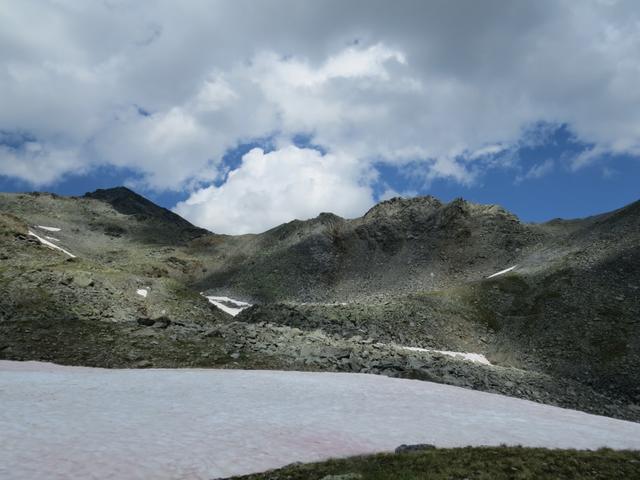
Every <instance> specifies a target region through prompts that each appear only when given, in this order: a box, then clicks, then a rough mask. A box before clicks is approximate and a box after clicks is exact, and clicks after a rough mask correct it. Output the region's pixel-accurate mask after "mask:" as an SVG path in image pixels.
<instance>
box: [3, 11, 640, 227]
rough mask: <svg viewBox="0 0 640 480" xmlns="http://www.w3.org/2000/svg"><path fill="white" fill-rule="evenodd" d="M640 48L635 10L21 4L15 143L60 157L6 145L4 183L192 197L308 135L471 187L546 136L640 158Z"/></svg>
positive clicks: (15, 29) (588, 157)
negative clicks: (241, 160)
mask: <svg viewBox="0 0 640 480" xmlns="http://www.w3.org/2000/svg"><path fill="white" fill-rule="evenodd" d="M1 3H3V0H0V4H1ZM638 51H640V11H639V10H638V9H637V5H636V2H635V1H633V0H631V1H617V2H588V1H584V2H572V1H568V0H567V1H557V0H540V1H537V2H520V3H517V4H510V3H508V2H507V3H505V2H503V1H497V0H488V1H485V2H476V1H472V0H469V1H463V2H421V1H412V0H405V1H403V2H388V1H386V0H366V1H365V0H353V1H350V2H342V1H339V0H325V1H323V2H299V1H297V0H269V1H263V2H253V1H246V0H235V1H233V2H228V1H209V0H192V1H190V2H182V3H180V2H172V1H169V0H150V1H149V2H144V3H141V2H134V1H120V0H118V1H115V0H110V1H108V2H83V1H80V0H75V1H74V0H64V1H60V0H49V1H46V0H42V1H36V0H22V1H20V2H13V3H12V4H11V6H10V8H9V7H7V8H0V63H1V64H2V65H3V67H4V68H3V69H0V105H2V108H0V133H2V132H9V133H10V134H12V133H13V132H27V133H28V134H29V135H30V137H32V138H33V143H34V145H38V146H39V148H41V149H42V151H43V152H45V153H38V154H34V153H28V152H26V150H25V151H22V150H19V149H15V148H10V147H7V146H4V147H2V148H1V149H0V174H4V175H9V176H12V177H17V178H21V179H24V180H27V181H30V182H32V183H34V184H38V185H42V184H48V183H52V182H55V181H57V180H58V179H60V178H61V177H62V176H64V175H65V174H69V173H75V172H78V171H87V170H90V169H91V168H93V167H96V166H98V165H115V166H120V167H127V168H130V169H132V170H133V171H134V172H137V173H138V174H140V175H141V180H140V182H141V183H142V184H143V185H145V186H146V187H148V188H155V189H174V190H181V189H182V190H183V189H188V188H192V187H193V186H194V185H195V186H198V185H201V184H206V183H207V182H211V181H212V180H213V179H216V178H218V177H219V176H220V175H221V172H223V171H224V168H225V166H224V165H222V163H221V159H222V157H223V155H224V154H225V152H226V151H227V150H228V149H229V148H232V147H234V146H237V145H238V144H240V143H243V142H247V141H250V140H253V139H256V138H269V137H272V136H275V139H274V141H275V143H276V144H278V145H287V144H288V143H290V142H291V138H292V137H293V136H294V135H296V134H299V133H305V134H308V135H311V136H312V141H313V143H315V144H318V145H321V146H322V147H323V148H325V149H326V150H327V151H330V152H340V156H341V158H342V157H344V158H348V159H350V160H349V161H356V160H357V162H358V164H359V165H361V166H363V168H364V169H365V170H366V169H367V168H370V166H371V165H373V164H374V163H380V162H381V163H386V164H393V165H396V166H400V167H405V166H407V165H410V166H411V169H413V170H414V171H415V172H416V174H417V175H418V176H419V178H421V179H424V181H425V182H427V183H428V182H429V181H431V180H433V179H435V178H449V179H451V180H453V181H456V182H459V183H463V184H469V183H471V182H473V181H475V179H476V178H477V177H478V176H480V175H483V174H486V171H487V170H488V169H492V168H500V167H501V166H502V167H504V166H506V165H507V164H509V166H510V167H513V165H512V163H515V162H517V158H518V157H517V155H515V154H513V152H514V151H515V150H517V148H519V147H520V146H523V145H525V144H526V143H527V142H530V141H532V138H531V130H530V129H529V127H530V126H531V125H533V124H539V122H546V123H547V124H550V125H563V124H566V125H567V128H568V129H569V130H570V131H571V132H572V134H574V135H575V137H576V140H577V141H580V142H584V143H585V144H588V145H593V149H592V150H590V151H588V152H585V153H584V154H583V155H581V156H579V157H578V158H576V159H575V160H574V162H573V166H572V168H573V169H579V168H584V167H587V166H589V165H591V164H593V163H594V162H596V161H597V160H598V159H600V158H602V157H603V156H607V154H609V153H615V154H624V153H626V154H632V155H636V156H637V155H640V90H639V89H638V88H636V85H637V84H638V83H639V81H640V80H639V79H640V57H639V56H638V54H637V52H638ZM139 108H140V109H142V110H144V111H147V112H149V113H150V115H148V116H145V115H141V114H140V111H139ZM497 158H499V159H501V160H500V161H496V159H497ZM323 165H326V167H324V168H329V167H331V168H337V167H335V166H334V164H333V163H332V162H325V163H324V164H323ZM327 174H328V175H331V172H327ZM525 175H526V174H525ZM532 175H533V173H532ZM349 178H351V180H353V181H354V182H355V181H356V180H355V179H356V178H357V176H355V177H349ZM358 181H360V180H358ZM352 186H353V187H354V188H356V189H358V188H360V185H359V184H358V183H355V184H353V185H352ZM274 194H275V193H274ZM319 208H321V209H323V210H328V209H329V206H325V207H319ZM293 215H294V212H293V211H292V212H291V216H293ZM258 227H259V228H262V226H261V225H256V228H258Z"/></svg>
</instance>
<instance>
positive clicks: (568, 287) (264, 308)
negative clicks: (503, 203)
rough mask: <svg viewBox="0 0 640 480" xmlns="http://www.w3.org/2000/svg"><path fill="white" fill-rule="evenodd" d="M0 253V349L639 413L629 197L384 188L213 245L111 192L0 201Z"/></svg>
mask: <svg viewBox="0 0 640 480" xmlns="http://www.w3.org/2000/svg"><path fill="white" fill-rule="evenodd" d="M43 242H44V243H48V244H49V245H48V246H47V245H45V244H44V243H43ZM55 247H58V248H57V249H56V248H55ZM61 249H62V250H61ZM63 250H64V251H63ZM65 252H66V253H65ZM0 260H1V262H0V358H6V359H22V360H24V359H33V360H48V361H55V362H58V363H65V364H78V365H90V366H106V367H116V366H139V367H144V366H168V367H171V366H216V367H227V368H281V369H303V370H330V371H350V372H369V373H380V374H385V375H390V376H404V377H411V378H422V379H430V380H435V381H439V382H442V383H450V384H454V385H461V386H466V387H469V388H476V389H480V390H485V391H492V392H499V393H505V394H508V395H513V396H519V397H523V398H529V399H532V400H536V401H542V402H545V403H552V404H558V405H563V406H570V407H574V408H580V409H584V410H588V411H593V412H597V413H604V414H607V415H613V416H619V417H624V418H632V419H640V406H639V405H640V387H639V385H640V373H639V372H640V340H639V338H640V337H639V335H638V332H640V299H639V293H640V268H639V267H640V202H636V203H634V204H632V205H629V206H627V207H625V208H622V209H620V210H617V211H614V212H610V213H607V214H603V215H598V216H595V217H591V218H587V219H582V220H570V221H567V220H554V221H551V222H548V223H545V224H536V225H532V224H524V223H522V222H520V221H519V220H518V219H517V217H515V216H514V215H512V214H510V213H509V212H507V211H505V210H504V209H502V208H500V207H497V206H489V205H476V204H473V203H469V202H466V201H464V200H455V201H453V202H450V203H447V204H444V203H441V202H440V201H438V200H437V199H435V198H433V197H419V198H415V199H408V200H407V199H393V200H389V201H386V202H382V203H381V204H379V205H377V206H375V207H374V208H372V209H371V210H370V211H369V212H367V213H366V214H365V215H364V216H363V217H361V218H358V219H351V220H348V219H343V218H340V217H337V216H335V215H332V214H328V213H324V214H321V215H319V216H318V217H317V218H315V219H312V220H308V221H298V220H296V221H293V222H289V223H287V224H284V225H281V226H279V227H276V228H274V229H272V230H269V231H267V232H265V233H263V234H259V235H242V236H227V235H217V234H213V233H210V232H207V231H205V230H202V229H199V228H197V227H195V226H193V225H191V224H190V223H189V222H187V221H186V220H184V219H182V218H180V217H179V216H177V215H175V214H174V213H172V212H170V211H168V210H166V209H163V208H161V207H158V206H156V205H154V204H153V203H152V202H149V201H148V200H146V199H144V198H143V197H141V196H139V195H137V194H135V193H134V192H132V191H130V190H128V189H126V188H122V187H120V188H115V189H109V190H98V191H96V192H93V193H90V194H87V195H85V196H84V197H59V196H55V195H51V194H41V193H32V194H0ZM511 267H514V268H511ZM510 268H511V270H509V271H508V272H505V273H502V274H500V275H496V276H494V274H495V273H497V272H500V271H504V270H507V269H510ZM488 277H491V278H488ZM201 292H204V293H206V294H210V295H226V296H229V297H231V298H235V299H238V300H244V301H248V302H250V303H252V304H254V306H253V307H251V308H249V309H246V310H244V311H243V312H242V313H240V315H238V316H237V317H232V316H230V315H228V314H226V313H225V312H223V311H222V310H220V309H218V308H216V307H215V306H214V305H212V304H210V303H209V302H207V300H206V298H204V297H203V296H202V295H201V294H200V293H201ZM406 347H415V348H414V349H409V348H406ZM442 351H458V352H471V353H475V354H482V355H484V356H485V357H486V358H487V359H488V360H489V362H491V364H492V365H480V364H477V363H476V364H474V363H470V362H468V361H464V360H461V359H460V358H459V357H458V358H456V357H452V356H451V355H447V354H443V353H441V352H442Z"/></svg>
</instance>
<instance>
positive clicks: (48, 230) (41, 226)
mask: <svg viewBox="0 0 640 480" xmlns="http://www.w3.org/2000/svg"><path fill="white" fill-rule="evenodd" d="M36 227H37V228H40V229H41V230H46V231H47V232H59V231H60V230H61V229H60V228H57V227H45V226H44V225H36Z"/></svg>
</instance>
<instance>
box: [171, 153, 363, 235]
mask: <svg viewBox="0 0 640 480" xmlns="http://www.w3.org/2000/svg"><path fill="white" fill-rule="evenodd" d="M369 175H370V172H369V171H368V168H366V167H364V166H363V165H362V164H361V163H360V162H358V161H357V160H356V159H354V158H351V157H348V156H345V155H341V154H330V153H327V154H322V153H321V152H319V151H318V150H315V149H311V148H298V147H296V146H294V145H288V146H283V147H282V148H280V149H278V150H274V151H272V152H269V153H265V152H264V151H263V150H262V149H260V148H255V149H253V150H251V151H250V152H249V153H247V154H245V155H244V156H243V157H242V164H241V165H240V167H239V168H237V169H235V170H232V171H231V172H230V173H229V175H228V178H227V179H226V181H225V182H224V183H223V184H222V185H220V186H209V187H206V188H202V189H200V190H198V191H197V192H195V193H194V194H193V195H191V197H190V198H189V199H188V200H186V201H184V202H180V203H178V205H177V206H176V208H175V211H176V212H177V213H178V214H180V215H182V216H184V217H185V218H189V219H191V220H192V221H193V222H194V223H196V224H197V225H200V226H203V227H206V228H208V229H210V230H212V231H214V232H225V233H233V234H242V233H258V232H262V231H264V230H267V229H268V228H270V227H273V226H274V225H278V224H280V223H284V222H287V221H289V220H292V219H294V218H298V219H307V218H310V217H315V216H316V215H317V214H318V213H319V212H321V211H331V212H333V213H336V214H338V215H342V216H344V217H356V216H359V215H362V213H364V212H365V211H366V209H368V208H369V207H371V205H372V204H373V192H372V190H371V188H370V187H369V186H368V176H369Z"/></svg>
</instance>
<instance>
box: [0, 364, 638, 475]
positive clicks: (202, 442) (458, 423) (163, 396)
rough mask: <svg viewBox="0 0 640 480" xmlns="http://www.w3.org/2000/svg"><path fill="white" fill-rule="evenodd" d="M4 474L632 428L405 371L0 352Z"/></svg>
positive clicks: (161, 471)
mask: <svg viewBox="0 0 640 480" xmlns="http://www.w3.org/2000/svg"><path fill="white" fill-rule="evenodd" d="M0 405H2V408H0V432H1V436H0V438H1V440H2V448H0V478H11V479H15V480H21V479H25V480H26V479H33V478H47V479H52V480H53V479H87V478H117V479H125V480H126V479H146V478H154V479H175V478H181V479H205V478H206V479H211V478H217V477H225V476H231V475H238V474H244V473H251V472H257V471H262V470H267V469H270V468H275V467H279V466H282V465H285V464H288V463H292V462H296V461H304V462H308V461H313V460H321V459H324V458H328V457H339V456H347V455H354V454H360V453H368V452H376V451H384V450H392V449H394V448H395V447H396V446H398V445H400V444H402V443H433V444H436V445H438V446H443V447H444V446H464V445H497V444H501V443H506V444H521V445H528V446H545V447H564V448H580V449H584V448H598V447H602V446H609V447H612V448H619V449H620V448H632V449H638V448H640V424H636V423H632V422H624V421H620V420H614V419H611V418H606V417H599V416H594V415H588V414H585V413H581V412H576V411H572V410H565V409H560V408H556V407H551V406H545V405H540V404H537V403H533V402H528V401H525V400H519V399H515V398H509V397H504V396H501V395H493V394H488V393H482V392H477V391H473V390H466V389H461V388H457V387H452V386H447V385H439V384H434V383H429V382H420V381H414V380H400V379H392V378H387V377H382V376H374V375H363V374H344V373H308V372H280V371H245V370H193V369H185V370H102V369H92V368H78V367H62V366H56V365H51V364H44V363H36V362H25V363H20V362H9V361H0Z"/></svg>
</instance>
